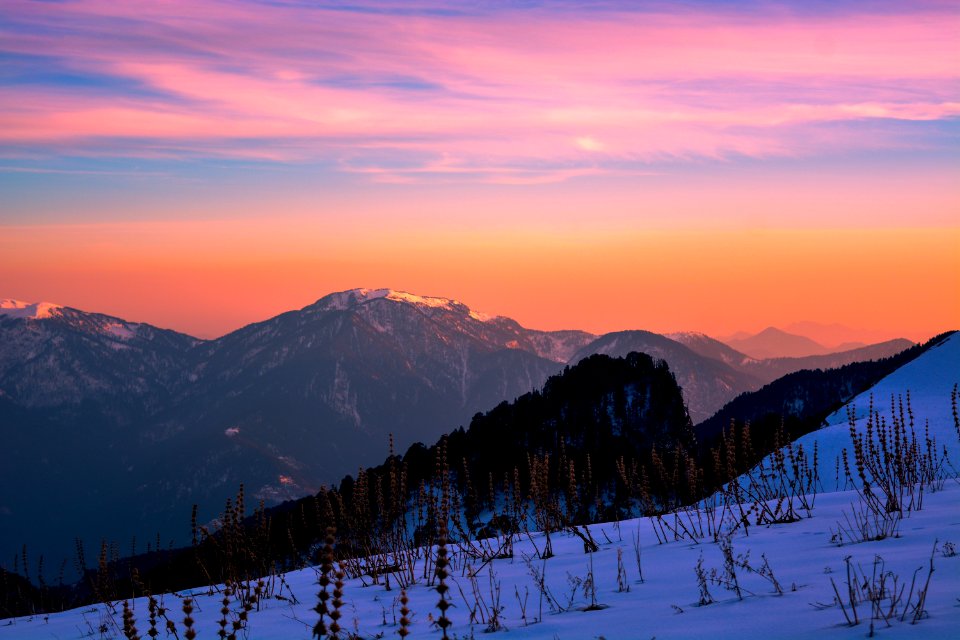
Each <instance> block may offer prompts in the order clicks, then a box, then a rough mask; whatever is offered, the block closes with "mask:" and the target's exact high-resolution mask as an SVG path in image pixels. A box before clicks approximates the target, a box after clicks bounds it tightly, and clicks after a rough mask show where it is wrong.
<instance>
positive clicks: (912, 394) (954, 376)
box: [797, 333, 960, 490]
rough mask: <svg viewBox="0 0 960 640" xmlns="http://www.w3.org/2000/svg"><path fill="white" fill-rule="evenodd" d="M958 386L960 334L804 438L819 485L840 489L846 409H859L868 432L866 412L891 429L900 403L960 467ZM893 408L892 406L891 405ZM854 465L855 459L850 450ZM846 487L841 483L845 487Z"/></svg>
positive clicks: (847, 437) (920, 432) (920, 431)
mask: <svg viewBox="0 0 960 640" xmlns="http://www.w3.org/2000/svg"><path fill="white" fill-rule="evenodd" d="M958 383H960V333H954V334H952V335H951V336H949V337H948V338H947V339H946V340H944V341H943V342H942V343H940V344H938V345H936V346H934V347H931V348H930V349H929V350H928V351H927V352H926V353H924V354H923V355H921V356H920V357H918V358H917V359H916V360H913V361H912V362H910V363H908V364H906V365H904V366H902V367H900V368H899V369H897V370H896V371H894V372H893V373H892V374H890V375H888V376H887V377H885V378H883V379H882V380H881V381H880V382H878V383H877V384H876V385H874V386H873V387H871V388H870V389H868V390H867V391H865V392H863V393H861V394H860V395H858V396H856V397H855V398H854V399H853V400H851V401H850V402H849V403H848V404H847V405H846V406H845V407H843V408H841V409H839V410H838V411H836V412H835V413H833V414H832V415H831V416H829V417H828V418H827V421H826V422H827V426H825V427H824V428H822V429H819V430H817V431H814V432H813V433H809V434H807V435H806V436H804V437H802V438H800V439H799V440H798V441H797V443H798V444H802V445H803V447H804V448H805V449H806V450H808V451H812V447H813V444H814V443H817V448H818V451H819V456H820V480H821V482H822V483H823V485H824V488H825V489H827V490H832V489H835V488H836V485H837V481H836V460H837V459H839V458H840V456H841V455H842V452H843V450H844V449H848V448H849V447H850V428H849V421H848V418H847V407H853V408H855V410H856V416H857V428H858V430H859V432H861V433H862V432H863V431H864V430H865V424H866V417H867V412H868V411H869V408H870V405H871V398H872V404H873V410H874V411H875V412H879V414H880V416H881V417H883V418H884V419H885V420H886V421H887V424H890V423H891V421H892V418H893V416H894V411H895V412H896V415H897V416H899V412H900V402H901V400H902V402H903V408H904V415H905V416H906V417H907V419H908V420H909V415H908V413H907V406H908V405H907V394H908V393H909V407H910V408H912V410H913V415H914V416H915V422H914V423H915V428H916V431H917V434H918V435H919V436H920V437H921V438H923V435H924V429H925V428H926V427H927V425H929V434H930V436H931V437H932V438H934V439H935V440H936V442H937V444H938V445H939V447H940V448H942V447H946V448H947V451H948V455H949V457H950V460H951V461H952V462H953V464H954V466H957V467H960V439H958V434H957V432H956V430H955V428H954V424H953V415H952V411H953V409H952V407H951V402H950V391H951V389H953V386H954V385H955V384H958ZM891 403H892V405H893V406H891ZM848 456H850V459H851V460H852V454H851V453H850V452H849V451H848ZM841 486H842V482H841Z"/></svg>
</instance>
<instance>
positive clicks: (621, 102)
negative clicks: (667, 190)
mask: <svg viewBox="0 0 960 640" xmlns="http://www.w3.org/2000/svg"><path fill="white" fill-rule="evenodd" d="M519 5H522V6H519ZM640 7H641V9H642V10H640V11H637V10H636V5H634V4H632V3H630V4H624V3H615V2H611V3H575V2H563V3H542V4H538V3H518V6H512V5H511V4H510V3H479V4H478V3H465V4H464V5H463V6H462V7H457V6H453V5H451V3H434V2H408V3H389V4H380V3H374V2H353V3H346V2H344V3H339V2H320V3H316V2H311V3H306V2H296V1H288V2H279V1H277V2H255V1H247V2H225V1H222V0H198V1H196V2H191V3H153V2H137V1H131V2H123V3H117V2H112V1H111V2H107V1H105V0H82V1H81V0H66V1H64V2H58V3H38V2H26V1H23V0H10V1H8V2H6V3H5V5H4V9H3V13H4V19H3V20H2V21H0V50H2V51H0V55H2V56H3V57H4V58H3V59H4V67H5V69H4V71H3V72H0V86H3V91H2V94H0V154H3V155H7V156H8V157H9V156H10V155H16V154H15V153H12V152H11V150H12V149H13V150H17V151H18V152H19V151H22V150H23V149H25V148H26V149H30V150H31V152H32V153H34V154H40V155H44V154H47V155H49V156H58V155H64V154H81V155H82V154H90V155H107V156H114V157H156V156H166V157H169V156H174V157H175V156H178V155H186V156H190V157H197V156H200V157H213V158H223V157H228V158H231V157H234V158H257V159H261V160H265V161H269V162H302V161H316V160H322V161H329V162H332V163H334V164H335V165H336V166H341V167H343V168H344V170H345V171H353V172H356V171H358V170H362V171H364V172H365V173H368V174H369V175H370V176H371V178H373V179H377V180H396V181H405V180H414V179H416V180H425V179H446V178H449V177H450V176H451V175H453V174H457V175H458V176H460V179H475V180H478V181H496V182H513V183H523V182H527V181H529V182H537V181H551V180H564V179H569V178H571V177H576V176H581V175H592V174H596V173H603V172H615V171H619V170H623V167H624V163H634V165H635V166H634V169H635V170H638V171H640V170H642V168H643V167H644V166H645V165H647V164H649V163H652V162H656V161H658V160H662V159H664V158H668V159H671V160H677V159H703V158H721V159H722V158H729V157H740V156H747V157H769V156H806V155H814V156H815V155H817V154H825V153H835V152H838V151H849V150H853V151H856V150H862V149H871V148H878V147H881V148H883V147H886V148H899V147H903V146H904V145H916V144H922V145H931V146H936V145H937V144H945V143H943V142H938V141H937V136H936V132H935V131H933V132H930V133H929V134H927V137H926V138H924V139H923V140H921V141H919V143H918V140H917V133H916V131H915V130H914V128H913V125H914V124H915V123H916V122H920V121H922V122H934V123H936V122H947V123H949V122H953V121H955V120H956V118H957V117H958V116H960V68H958V67H957V65H956V63H955V61H956V59H957V56H958V54H960V45H958V43H957V40H956V33H957V30H958V28H960V13H958V11H957V7H956V5H955V3H943V2H925V3H911V4H910V5H909V6H907V5H901V4H899V3H898V4H892V3H866V2H859V3H853V4H851V5H849V6H848V7H847V8H846V10H843V11H841V10H837V9H836V8H833V9H831V8H829V5H828V4H827V3H798V4H797V5H795V6H794V7H793V9H789V8H788V9H786V10H782V9H781V10H772V9H771V8H769V7H768V6H767V5H766V4H764V3H757V4H750V3H747V4H745V5H735V4H734V3H706V2H704V3H693V4H689V5H687V6H686V8H685V9H683V10H682V11H681V12H677V11H676V10H675V9H672V8H670V7H669V6H668V5H666V4H663V3H647V4H643V5H640ZM743 7H746V9H744V8H743ZM630 9H632V10H630ZM868 121H877V122H884V123H886V124H888V125H889V126H885V127H883V129H882V132H883V136H882V137H879V138H878V136H877V132H876V131H875V130H870V131H866V130H864V128H863V127H861V126H859V125H860V124H861V123H863V122H868ZM825 128H828V130H829V134H827V133H825ZM370 150H375V153H376V155H377V156H378V157H379V158H386V159H387V162H384V163H380V164H376V163H371V162H366V163H361V164H360V165H359V166H361V167H363V166H365V167H367V169H358V164H357V163H356V162H355V159H356V158H357V157H358V156H360V157H363V156H364V154H366V153H369V152H370ZM451 156H453V157H457V158H458V159H459V160H458V162H459V164H458V165H456V166H450V165H449V164H448V165H447V166H444V165H443V163H444V162H445V160H444V159H445V158H449V157H451ZM372 167H380V168H381V169H382V171H381V170H377V171H373V170H371V168H372ZM391 167H393V168H391ZM484 168H485V169H484Z"/></svg>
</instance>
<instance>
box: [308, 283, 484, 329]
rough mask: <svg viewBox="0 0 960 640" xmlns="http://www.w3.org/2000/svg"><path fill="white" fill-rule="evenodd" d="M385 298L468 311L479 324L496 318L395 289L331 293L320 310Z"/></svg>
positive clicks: (448, 301)
mask: <svg viewBox="0 0 960 640" xmlns="http://www.w3.org/2000/svg"><path fill="white" fill-rule="evenodd" d="M381 298H384V299H386V300H391V301H393V302H403V303H406V304H412V305H415V306H418V307H423V308H428V309H446V310H447V311H458V310H466V311H467V313H468V315H469V316H470V317H471V318H473V319H474V320H477V321H479V322H488V321H490V320H493V319H494V318H495V317H496V316H493V315H489V314H486V313H481V312H479V311H473V310H471V309H470V308H469V307H467V305H465V304H463V303H462V302H460V301H459V300H453V299H451V298H439V297H435V296H418V295H416V294H413V293H407V292H406V291H397V290H395V289H350V290H349V291H340V292H338V293H331V294H330V295H328V296H325V297H324V298H322V299H321V300H320V303H321V304H320V308H321V309H324V310H328V311H346V310H347V309H352V308H354V307H356V306H358V305H361V304H364V303H366V302H370V301H371V300H378V299H381Z"/></svg>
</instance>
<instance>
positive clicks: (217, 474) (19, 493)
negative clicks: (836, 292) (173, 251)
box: [0, 289, 911, 554]
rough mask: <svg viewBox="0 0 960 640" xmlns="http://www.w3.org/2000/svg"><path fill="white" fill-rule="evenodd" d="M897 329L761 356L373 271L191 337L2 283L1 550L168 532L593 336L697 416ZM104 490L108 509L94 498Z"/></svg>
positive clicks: (448, 416) (327, 472) (559, 357)
mask: <svg viewBox="0 0 960 640" xmlns="http://www.w3.org/2000/svg"><path fill="white" fill-rule="evenodd" d="M910 344H911V343H909V342H908V341H905V340H901V341H891V342H888V343H883V344H880V345H874V346H872V347H867V348H866V349H858V350H853V351H847V352H843V353H838V354H829V355H821V356H814V357H810V358H779V359H774V360H765V359H756V358H752V357H750V356H748V355H746V354H744V353H742V352H739V351H737V350H735V349H733V348H731V347H730V346H728V345H725V344H723V343H721V342H719V341H716V340H714V339H712V338H710V337H708V336H705V335H703V334H693V333H685V334H673V335H670V336H664V335H659V334H655V333H650V332H646V331H626V332H617V333H612V334H606V335H602V336H596V335H593V334H590V333H587V332H583V331H575V330H570V331H537V330H532V329H527V328H525V327H522V326H521V325H520V324H518V323H517V322H515V321H514V320H511V319H509V318H506V317H502V316H488V315H484V314H480V313H477V312H475V311H473V310H471V309H469V308H468V307H467V306H466V305H463V304H462V303H460V302H457V301H455V300H450V299H447V298H436V297H425V296H417V295H412V294H408V293H403V292H399V291H393V290H389V289H353V290H350V291H345V292H340V293H334V294H331V295H328V296H325V297H323V298H321V299H320V300H318V301H317V302H316V303H314V304H312V305H309V306H307V307H304V308H303V309H300V310H298V311H290V312H287V313H284V314H281V315H279V316H276V317H274V318H271V319H269V320H266V321H264V322H260V323H255V324H252V325H249V326H246V327H243V328H241V329H239V330H237V331H234V332H232V333H230V334H227V335H226V336H223V337H221V338H218V339H215V340H200V339H197V338H193V337H191V336H187V335H184V334H181V333H177V332H174V331H169V330H165V329H160V328H157V327H153V326H150V325H148V324H143V323H132V322H127V321H125V320H122V319H120V318H114V317H111V316H107V315H103V314H97V313H87V312H84V311H79V310H76V309H71V308H68V307H60V306H57V305H53V304H48V303H36V304H28V303H21V302H16V301H12V300H3V301H0V345H2V347H0V438H2V441H3V442H4V444H5V447H4V449H3V452H2V453H0V483H2V486H5V487H16V488H17V489H16V490H15V491H9V490H8V491H4V492H3V493H2V494H0V552H2V553H8V552H12V550H15V549H19V547H20V545H21V544H22V543H23V542H25V541H29V542H30V544H31V545H32V546H34V547H35V549H36V550H37V551H35V552H38V551H39V552H43V551H47V553H48V554H52V551H53V550H54V549H62V548H63V546H64V545H65V544H66V545H67V546H72V545H70V543H71V542H72V540H71V538H72V537H73V536H80V537H81V538H84V539H86V540H88V541H94V542H96V541H98V540H99V537H100V536H109V537H110V538H111V539H113V540H119V541H127V540H131V538H132V537H133V536H135V535H139V536H141V544H143V543H142V536H145V535H149V536H152V535H153V532H159V534H160V537H161V538H162V540H163V541H164V544H166V541H167V540H174V539H175V540H177V541H182V540H183V538H184V536H185V530H186V529H187V526H186V525H187V523H188V522H189V515H190V509H191V506H192V505H193V504H195V503H196V504H199V505H201V507H202V508H204V509H206V510H207V512H210V511H216V509H218V507H219V505H220V504H221V503H222V500H223V499H224V498H225V497H226V496H229V495H232V494H233V492H234V491H235V490H236V488H237V486H238V485H239V484H240V483H245V484H246V487H247V491H248V495H250V496H252V497H253V498H254V499H256V500H264V501H265V502H267V503H268V504H269V503H276V502H279V501H281V500H283V499H286V498H290V497H295V496H299V495H304V494H306V493H309V492H312V491H314V490H315V489H317V488H318V487H319V486H320V485H321V484H324V483H330V482H333V481H334V480H337V479H339V478H340V477H342V476H343V475H344V474H346V473H352V472H355V471H356V470H357V467H358V466H361V465H370V464H374V463H376V462H378V461H380V460H382V459H383V456H384V455H385V454H386V452H387V450H388V447H389V446H390V443H391V439H392V444H393V446H394V447H397V448H398V449H399V448H405V447H407V446H408V445H410V444H411V443H413V442H416V441H424V442H430V441H432V440H434V439H435V438H436V437H438V436H439V435H440V434H442V433H445V432H448V431H449V430H451V429H453V428H455V427H456V426H458V425H461V424H465V423H467V422H468V421H469V420H470V418H471V417H472V416H473V415H474V414H476V413H477V412H480V411H484V410H488V409H490V408H491V407H493V406H495V405H497V404H498V403H500V402H502V401H504V400H511V399H513V398H515V397H518V396H520V395H522V394H524V393H526V392H529V391H531V390H533V389H538V388H540V387H541V386H542V385H543V384H544V382H545V381H546V380H547V378H548V377H549V376H551V375H554V374H557V373H559V372H560V371H562V370H563V369H564V367H566V366H568V365H571V364H575V363H577V362H579V361H580V360H582V359H584V358H586V357H588V356H590V355H592V354H597V353H601V354H607V355H614V356H623V355H626V354H628V353H630V352H634V351H639V352H645V353H648V354H649V355H651V356H653V357H654V358H657V359H662V360H664V361H666V362H667V363H668V365H669V367H670V370H671V371H672V372H673V374H674V376H675V377H676V379H677V381H678V383H679V385H680V386H681V388H682V390H683V396H684V400H685V402H686V403H687V406H688V409H689V412H690V415H691V417H692V419H693V420H694V422H700V421H702V420H704V419H706V418H708V417H709V416H710V415H712V414H713V413H715V412H716V411H717V410H718V409H720V408H721V407H722V406H723V405H724V404H726V403H727V402H728V401H730V400H732V399H733V398H734V397H736V396H737V395H739V394H740V393H743V392H745V391H750V390H753V389H758V388H759V387H761V386H763V385H764V384H766V383H768V382H770V381H772V380H774V379H776V378H778V377H780V376H782V375H785V374H786V373H789V372H791V371H796V370H799V369H804V368H813V367H816V368H822V367H835V366H840V365H842V364H847V363H849V362H855V361H858V360H863V359H872V358H877V357H883V356H888V355H891V354H892V353H895V352H897V351H900V350H902V349H904V348H906V347H908V346H910ZM391 434H392V438H391ZM174 469H175V470H176V473H172V470H174ZM118 510H122V512H124V513H126V514H128V516H129V517H127V518H126V521H125V522H124V523H122V524H121V523H114V522H107V521H106V520H105V516H103V515H102V514H106V513H116V512H117V511H118ZM66 523H70V529H69V531H68V532H65V531H64V526H65V525H66ZM77 523H82V526H80V527H79V529H78V527H77V526H76V525H77ZM65 538H66V539H65ZM134 544H135V543H134Z"/></svg>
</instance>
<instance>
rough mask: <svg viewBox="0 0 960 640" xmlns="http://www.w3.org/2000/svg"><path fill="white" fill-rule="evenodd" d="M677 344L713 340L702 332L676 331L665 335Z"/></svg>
mask: <svg viewBox="0 0 960 640" xmlns="http://www.w3.org/2000/svg"><path fill="white" fill-rule="evenodd" d="M663 335H665V336H666V337H668V338H670V339H671V340H675V341H676V342H681V343H686V342H690V341H693V340H703V339H707V340H711V338H710V336H708V335H707V334H705V333H702V332H700V331H674V332H673V333H665V334H663Z"/></svg>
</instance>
